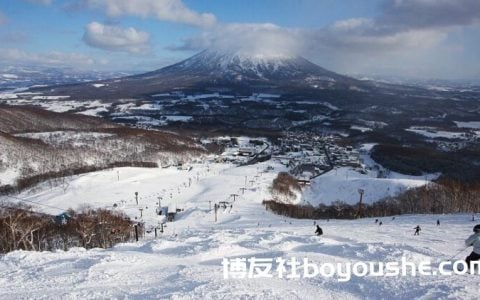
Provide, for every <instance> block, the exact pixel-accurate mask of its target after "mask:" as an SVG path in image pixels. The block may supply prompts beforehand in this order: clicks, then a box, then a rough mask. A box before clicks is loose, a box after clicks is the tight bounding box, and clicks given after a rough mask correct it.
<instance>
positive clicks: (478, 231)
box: [465, 224, 480, 268]
mask: <svg viewBox="0 0 480 300" xmlns="http://www.w3.org/2000/svg"><path fill="white" fill-rule="evenodd" d="M473 232H474V234H472V235H471V236H469V237H468V239H466V240H465V245H466V246H467V247H470V246H473V251H472V253H470V255H469V256H467V257H466V258H465V262H466V263H467V265H468V267H469V268H471V266H470V262H472V261H476V260H480V224H477V225H475V227H473Z"/></svg>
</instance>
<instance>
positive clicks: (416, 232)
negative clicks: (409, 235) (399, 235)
mask: <svg viewBox="0 0 480 300" xmlns="http://www.w3.org/2000/svg"><path fill="white" fill-rule="evenodd" d="M413 229H415V233H414V234H413V235H420V230H422V229H421V228H420V226H419V225H417V227H414V228H413Z"/></svg>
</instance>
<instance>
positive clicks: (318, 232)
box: [315, 225, 323, 236]
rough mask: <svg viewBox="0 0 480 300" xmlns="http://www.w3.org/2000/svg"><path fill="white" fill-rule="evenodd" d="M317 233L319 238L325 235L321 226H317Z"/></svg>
mask: <svg viewBox="0 0 480 300" xmlns="http://www.w3.org/2000/svg"><path fill="white" fill-rule="evenodd" d="M315 233H316V234H317V235H318V236H321V235H322V234H323V230H322V228H320V226H318V225H317V230H315Z"/></svg>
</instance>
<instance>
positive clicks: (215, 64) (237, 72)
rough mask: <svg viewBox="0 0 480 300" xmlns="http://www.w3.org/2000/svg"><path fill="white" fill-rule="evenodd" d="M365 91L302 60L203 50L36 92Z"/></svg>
mask: <svg viewBox="0 0 480 300" xmlns="http://www.w3.org/2000/svg"><path fill="white" fill-rule="evenodd" d="M352 87H355V88H356V89H361V90H365V89H368V88H369V87H371V85H370V84H369V83H367V82H364V81H360V80H357V79H353V78H350V77H347V76H343V75H339V74H337V73H334V72H332V71H329V70H326V69H324V68H322V67H320V66H318V65H316V64H314V63H312V62H310V61H308V60H307V59H305V58H303V57H299V56H284V55H250V54H245V53H241V52H220V51H215V50H205V51H203V52H201V53H199V54H196V55H194V56H192V57H190V58H188V59H186V60H184V61H181V62H179V63H176V64H173V65H170V66H167V67H165V68H162V69H159V70H155V71H152V72H148V73H144V74H138V75H134V76H128V77H123V78H118V79H112V80H103V81H99V82H97V84H91V83H88V84H87V83H85V84H77V85H69V86H57V87H54V88H49V89H48V90H46V89H45V88H42V89H40V91H42V92H47V93H51V94H55V95H70V96H73V97H75V96H76V95H81V96H82V98H95V99H112V98H116V99H118V98H141V97H144V96H148V95H153V94H157V93H162V92H170V91H172V90H179V89H180V90H192V91H205V90H212V89H213V90H215V89H217V90H241V91H245V92H247V93H252V92H264V91H272V89H277V90H281V91H285V90H292V89H294V90H295V93H296V92H297V91H298V90H300V91H303V90H322V89H329V90H332V89H337V90H338V89H342V90H349V89H351V88H352Z"/></svg>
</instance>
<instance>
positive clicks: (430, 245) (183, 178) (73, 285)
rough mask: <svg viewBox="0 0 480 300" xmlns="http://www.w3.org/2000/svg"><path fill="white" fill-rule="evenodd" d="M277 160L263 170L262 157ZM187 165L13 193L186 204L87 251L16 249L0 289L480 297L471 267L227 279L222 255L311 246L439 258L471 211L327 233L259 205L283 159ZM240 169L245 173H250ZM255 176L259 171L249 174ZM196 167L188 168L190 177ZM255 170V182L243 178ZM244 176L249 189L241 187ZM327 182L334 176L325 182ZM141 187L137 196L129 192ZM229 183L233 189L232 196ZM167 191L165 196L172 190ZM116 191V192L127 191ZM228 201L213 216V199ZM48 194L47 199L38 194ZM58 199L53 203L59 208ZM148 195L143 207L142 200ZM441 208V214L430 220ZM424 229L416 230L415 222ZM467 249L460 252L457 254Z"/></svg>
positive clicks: (136, 295) (359, 254) (92, 295)
mask: <svg viewBox="0 0 480 300" xmlns="http://www.w3.org/2000/svg"><path fill="white" fill-rule="evenodd" d="M269 165H271V166H273V167H274V170H271V171H269V172H263V171H264V170H266V168H267V166H269ZM192 166H193V169H191V170H190V171H188V170H178V169H175V168H168V169H139V168H119V169H113V170H106V171H101V172H94V173H89V174H84V175H80V176H75V177H73V178H70V179H69V180H67V184H66V185H62V186H58V187H53V188H50V187H49V186H48V185H46V184H43V185H40V186H38V187H37V188H35V189H33V190H30V191H26V192H24V193H22V194H21V195H19V197H20V198H25V199H28V200H30V201H34V202H38V203H39V205H38V206H36V207H38V209H41V210H43V211H46V212H50V213H59V212H61V209H66V208H68V207H73V208H76V207H77V206H79V205H82V204H84V203H88V204H90V205H93V206H96V207H113V204H114V203H117V204H118V206H119V208H117V209H122V210H124V211H125V212H126V213H127V214H129V215H130V216H132V217H137V218H139V217H140V215H139V210H138V209H139V208H143V209H144V210H143V220H144V221H145V222H146V223H147V227H148V225H156V224H157V223H158V222H159V221H161V217H159V216H157V215H156V214H155V207H156V206H157V204H156V203H157V202H158V200H159V198H158V197H162V198H161V204H162V206H167V205H168V206H169V207H171V208H172V209H173V208H180V209H184V211H183V212H181V213H179V214H178V215H177V219H176V220H175V221H174V222H172V223H167V227H166V228H165V232H164V233H163V235H161V236H160V237H159V238H158V239H156V240H155V239H154V236H153V233H150V234H147V236H146V238H145V239H144V240H142V241H140V242H138V243H127V244H120V245H117V246H116V247H115V248H113V249H107V250H103V249H93V250H89V251H86V250H84V249H80V248H76V249H71V250H70V251H66V252H64V251H56V252H42V253H38V252H25V251H15V252H12V253H9V254H6V255H5V256H3V257H1V258H0V298H1V299H19V298H32V299H58V298H65V299H78V298H81V299H98V298H102V299H103V298H108V299H111V298H122V299H124V298H129V299H151V298H156V299H366V298H367V299H386V298H390V299H414V298H424V299H438V298H455V299H477V298H478V294H479V292H480V281H479V280H478V278H479V277H478V276H475V275H455V276H453V277H451V276H440V275H437V276H428V277H418V276H417V277H413V276H408V277H362V278H360V277H353V278H352V280H350V281H348V282H339V281H338V278H336V277H332V278H323V277H314V278H302V279H288V278H278V277H277V276H274V278H259V279H227V280H225V279H223V267H222V264H221V262H222V259H223V258H243V257H245V258H250V257H252V256H255V257H263V258H276V257H282V258H285V259H287V258H289V257H297V258H298V259H303V258H304V257H307V258H309V259H310V260H311V261H314V262H317V263H325V262H331V263H337V262H343V263H345V262H356V261H399V260H400V258H401V257H402V256H404V257H406V258H407V259H408V260H409V261H417V262H418V261H424V260H429V259H431V260H432V261H433V264H434V265H435V264H438V262H439V260H441V259H448V258H449V257H451V256H452V255H454V254H455V253H457V252H458V251H459V250H461V249H462V248H463V239H464V238H466V237H467V236H468V235H469V234H470V233H471V228H472V226H473V225H472V224H473V223H472V222H470V221H469V220H470V216H467V215H446V216H397V217H396V219H394V220H393V219H392V218H383V219H382V221H383V225H382V226H378V225H375V223H374V221H373V220H372V219H362V220H354V221H337V220H330V221H329V222H327V221H326V220H320V221H318V222H319V224H320V226H322V228H323V230H324V233H325V235H324V236H323V237H321V238H319V237H317V236H314V234H313V232H314V227H313V221H312V220H294V219H286V218H284V217H281V216H276V215H273V214H271V213H270V212H268V211H266V210H265V208H264V207H263V206H262V205H261V202H262V200H263V199H267V198H268V197H269V195H268V186H269V185H270V184H271V182H272V179H273V178H274V177H275V176H276V173H277V172H278V171H281V170H282V167H281V166H280V165H278V164H275V163H272V162H266V163H262V164H257V165H251V166H244V167H235V166H232V165H227V164H210V165H207V164H197V165H192ZM245 176H247V178H245ZM255 176H258V177H255ZM190 179H191V180H190ZM250 180H253V182H250ZM245 182H247V190H246V192H245V194H242V192H241V191H240V188H241V187H244V185H245ZM331 188H332V187H331ZM136 191H137V192H138V193H139V205H136V203H135V197H134V192H136ZM231 194H238V195H239V196H238V197H237V199H236V201H235V202H233V198H232V197H231ZM170 195H171V196H170ZM122 200H123V201H122ZM209 201H212V202H211V204H212V206H213V203H215V202H217V203H218V202H219V201H231V202H232V204H233V206H232V208H230V207H227V208H226V209H223V208H222V209H220V211H219V213H218V221H217V222H215V221H214V213H213V211H212V210H210V202H209ZM45 205H49V206H45ZM55 207H56V208H55ZM147 207H148V208H147ZM437 218H439V219H440V220H441V222H442V224H441V226H436V225H435V221H436V220H437ZM416 225H420V226H421V227H422V233H421V235H420V236H418V237H417V236H413V227H414V226H416ZM466 254H467V251H465V252H464V253H462V254H461V255H460V256H461V257H463V256H465V255H466Z"/></svg>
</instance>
